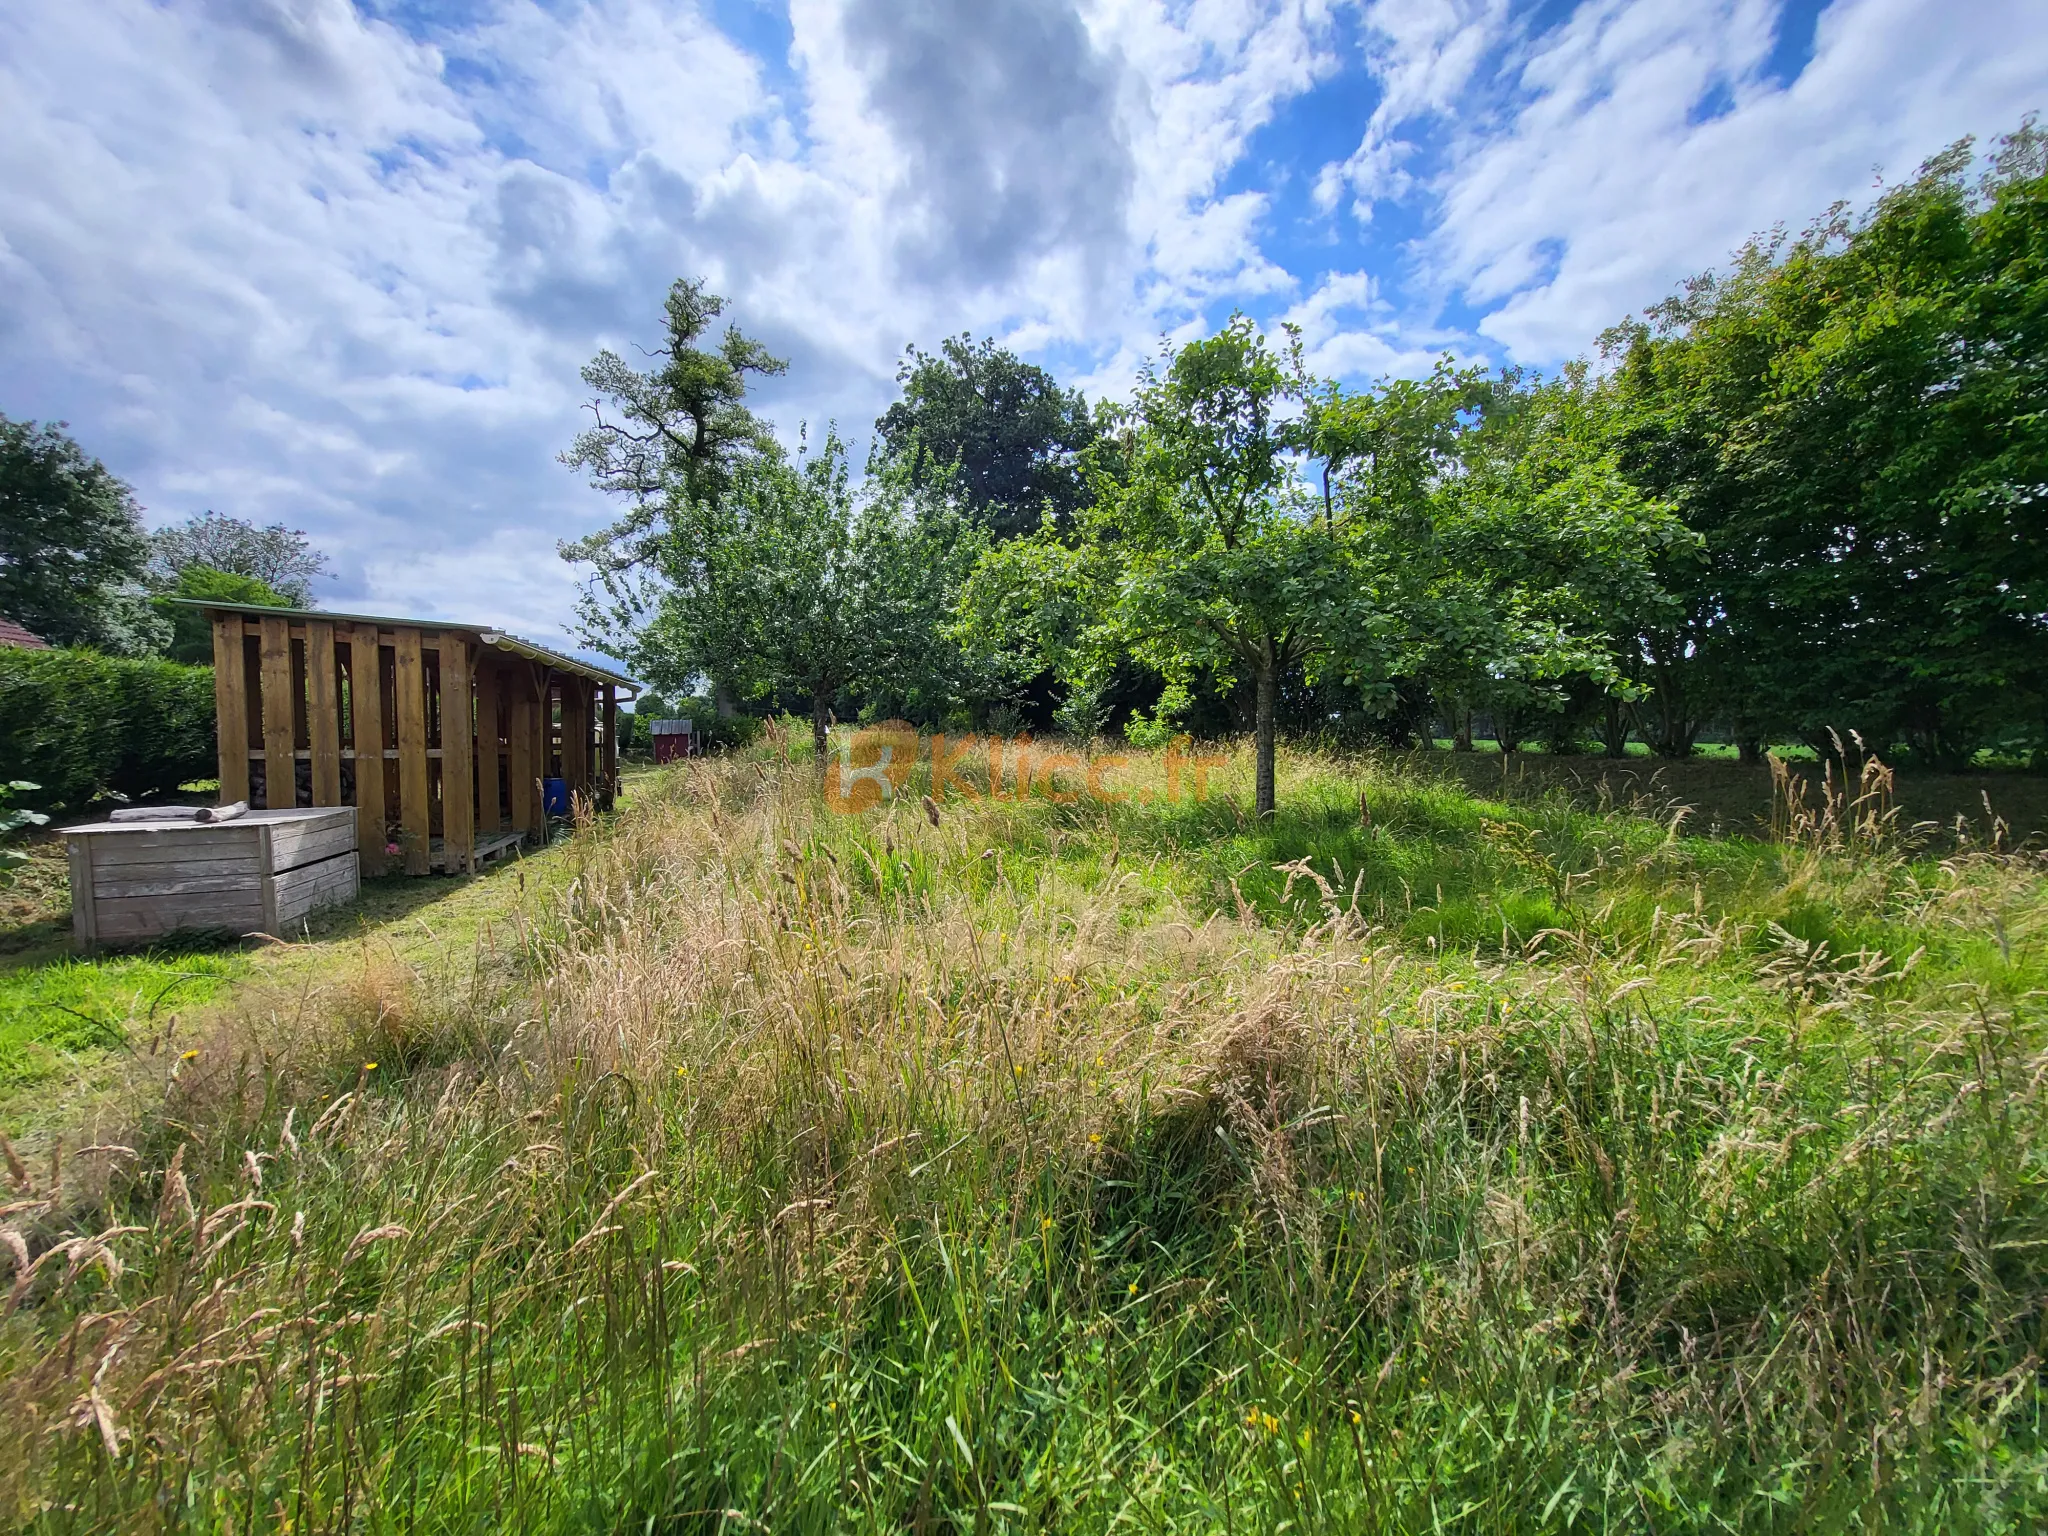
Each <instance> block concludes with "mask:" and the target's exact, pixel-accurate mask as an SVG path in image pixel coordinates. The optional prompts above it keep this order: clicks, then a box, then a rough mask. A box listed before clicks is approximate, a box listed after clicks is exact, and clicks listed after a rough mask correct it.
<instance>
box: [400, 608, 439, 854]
mask: <svg viewBox="0 0 2048 1536" xmlns="http://www.w3.org/2000/svg"><path fill="white" fill-rule="evenodd" d="M394 634H395V638H396V643H395V644H394V645H393V647H392V651H393V654H394V655H395V656H396V658H397V681H398V686H397V694H398V698H397V714H398V823H399V826H400V827H401V828H402V829H403V831H404V834H405V835H404V838H403V842H404V844H405V872H406V873H407V874H408V875H424V874H425V873H427V839H428V837H429V836H430V835H431V823H430V820H429V818H430V816H431V810H430V807H429V803H428V799H427V796H428V794H429V792H430V791H429V788H428V784H427V682H426V672H425V670H424V664H423V662H422V660H421V657H420V632H419V631H418V630H417V629H413V628H410V627H400V628H399V629H397V630H396V631H394Z"/></svg>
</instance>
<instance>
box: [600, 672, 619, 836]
mask: <svg viewBox="0 0 2048 1536" xmlns="http://www.w3.org/2000/svg"><path fill="white" fill-rule="evenodd" d="M618 793H619V690H618V687H617V686H616V685H615V684H612V683H606V684H605V685H604V784H603V785H602V787H600V789H599V790H598V797H599V799H601V800H602V801H603V803H604V807H605V809H606V810H610V809H611V807H612V804H613V802H614V801H615V800H616V799H617V798H618Z"/></svg>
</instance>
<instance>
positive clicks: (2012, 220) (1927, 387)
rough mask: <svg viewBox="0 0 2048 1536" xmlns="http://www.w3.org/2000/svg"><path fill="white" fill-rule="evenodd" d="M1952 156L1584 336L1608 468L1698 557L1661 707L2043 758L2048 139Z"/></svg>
mask: <svg viewBox="0 0 2048 1536" xmlns="http://www.w3.org/2000/svg"><path fill="white" fill-rule="evenodd" d="M1973 159H1974V156H1973V153H1972V149H1971V146H1970V145H1969V144H1968V142H1967V141H1965V142H1964V143H1961V144H1958V145H1956V146H1954V147H1952V148H1951V149H1950V150H1948V151H1947V152H1945V153H1944V154H1942V155H1940V156H1937V157H1936V158H1935V159H1933V160H1932V161H1930V162H1928V164H1927V165H1926V166H1925V167H1923V168H1922V170H1921V173H1920V174H1919V175H1918V176H1917V177H1915V178H1914V179H1913V180H1912V181H1910V182H1907V183H1905V184H1903V185H1901V186H1898V187H1894V188H1892V189H1891V190H1890V191H1888V192H1886V193H1885V194H1884V195H1883V196H1882V197H1881V198H1879V199H1878V201H1877V203H1876V205H1875V206H1874V207H1873V208H1872V210H1871V211H1870V212H1869V214H1867V215H1866V216H1865V217H1863V218H1861V219H1852V218H1851V217H1850V216H1849V214H1848V212H1847V211H1846V210H1845V209H1843V208H1839V207H1838V208H1836V209H1834V210H1831V211H1830V213H1829V214H1828V215H1826V216H1825V217H1824V218H1822V219H1821V220H1820V221H1818V222H1817V223H1816V224H1814V225H1813V226H1812V227H1811V228H1809V229H1808V230H1807V231H1806V232H1805V234H1804V235H1802V236H1801V237H1800V238H1799V239H1797V240H1793V241H1790V242H1786V241H1783V240H1777V239H1774V240H1770V241H1758V242H1753V243H1752V244H1751V245H1750V246H1749V247H1747V248H1746V249H1745V250H1744V251H1743V252H1742V253H1741V254H1740V256H1739V257H1738V258H1737V260H1736V262H1735V263H1734V266H1733V268H1732V270H1730V271H1729V272H1728V273H1727V274H1725V275H1723V276H1718V277H1715V276H1709V277H1703V278H1699V279H1695V280H1694V281H1693V282H1692V283H1690V284H1688V285H1687V287H1686V289H1685V290H1684V292H1682V293H1681V294H1680V295H1678V296H1677V297H1675V298H1673V299H1672V300H1670V301H1668V302H1667V303H1665V304H1663V305H1661V306H1658V307H1657V308H1655V309H1654V310H1652V311H1651V313H1650V318H1649V322H1648V323H1647V324H1637V325H1630V326H1626V327H1623V328H1620V329H1618V330H1617V331H1614V332H1610V333H1609V335H1608V337H1607V338H1606V344H1607V346H1608V347H1609V349H1610V352H1611V353H1613V354H1615V355H1616V356H1618V357H1619V359H1620V360H1621V367H1620V368H1619V369H1618V370H1617V371H1616V375H1615V380H1614V386H1613V387H1614V389H1615V390H1616V391H1617V393H1618V394H1619V395H1620V396H1621V397H1622V398H1623V400H1624V402H1625V404H1626V406H1627V407H1628V410H1629V413H1630V415H1629V423H1628V426H1627V430H1626V431H1625V432H1624V433H1623V434H1622V435H1621V438H1620V443H1621V447H1622V454H1623V464H1624V466H1625V468H1626V469H1627V471H1628V472H1629V473H1630V474H1631V475H1632V476H1633V477H1635V478H1636V479H1637V480H1638V482H1639V483H1641V484H1643V485H1644V486H1645V487H1646V488H1648V489H1650V490H1652V491H1653V492H1655V493H1657V494H1660V495H1666V496H1669V497H1671V498H1672V499H1674V500H1675V501H1677V502H1678V504H1679V505H1680V507H1681V508H1682V509H1683V511H1684V514H1685V516H1686V519H1687V521H1688V523H1689V524H1690V525H1691V526H1692V527H1693V528H1694V529H1695V530H1696V531H1698V532H1699V533H1700V534H1702V535H1703V536H1704V538H1705V541H1706V559H1705V562H1704V565H1703V566H1702V567H1701V568H1700V569H1699V570H1698V571H1697V572H1696V573H1695V576H1694V583H1693V587H1692V591H1691V592H1690V593H1689V594H1688V596H1689V599H1690V600H1689V602H1688V604H1687V612H1688V614H1689V615H1690V618H1691V623H1690V625H1689V626H1688V627H1687V628H1686V629H1685V630H1684V631H1683V632H1680V633H1676V634H1672V635H1669V636H1668V637H1666V640H1665V649H1666V652H1667V654H1668V655H1669V657H1670V658H1671V665H1670V667H1669V671H1670V673H1671V677H1670V680H1669V685H1668V686H1671V687H1677V688H1689V689H1690V690H1691V691H1692V694H1693V695H1694V696H1695V697H1697V698H1698V699H1699V701H1700V702H1699V703H1698V704H1697V705H1693V706H1690V707H1691V708H1692V709H1693V710H1694V711H1695V712H1704V711H1706V710H1709V709H1718V712H1720V713H1722V714H1723V715H1724V716H1725V717H1727V718H1730V719H1732V720H1733V721H1735V722H1736V724H1737V727H1738V731H1739V733H1741V734H1743V735H1750V734H1751V733H1754V732H1760V731H1761V729H1762V728H1763V726H1764V725H1765V724H1769V725H1773V726H1775V727H1777V728H1778V729H1783V730H1788V731H1792V732H1796V733H1798V734H1801V735H1804V736H1806V737H1807V738H1808V739H1809V740H1812V741H1814V742H1815V743H1816V744H1818V745H1821V746H1823V747H1827V746H1829V745H1831V739H1830V733H1831V732H1839V733H1840V734H1841V735H1842V736H1845V737H1846V736H1848V735H1849V733H1850V732H1851V731H1852V730H1853V731H1855V732H1856V733H1858V734H1859V735H1860V736H1861V737H1862V738H1863V739H1864V740H1866V741H1867V742H1869V743H1870V744H1872V745H1887V744H1890V743H1892V742H1896V741H1899V740H1902V739H1903V740H1905V741H1907V742H1908V743H1910V744H1911V745H1912V747H1913V748H1914V750H1915V754H1916V756H1919V757H1921V758H1922V759H1923V760H1927V761H1932V762H1940V763H1949V764H1960V763H1962V762H1965V761H1967V759H1968V757H1969V756H1970V754H1971V752H1972V751H1973V750H1974V749H1975V748H1976V747H1977V746H1978V745H1980V744H1983V743H1985V742H1987V741H1989V740H1991V739H1993V738H1994V737H1995V736H1996V735H1997V734H1998V733H1999V731H2000V730H2001V729H2006V728H2010V727H2012V726H2014V725H2018V726H2020V727H2021V728H2022V730H2024V731H2025V732H2026V733H2027V734H2029V735H2031V737H2032V739H2033V740H2034V741H2035V742H2036V743H2037V744H2048V538H2044V535H2043V529H2044V527H2048V516H2044V510H2048V491H2044V489H2043V487H2044V486H2048V374H2044V372H2043V369H2042V359H2043V357H2044V356H2048V139H2044V136H2043V135H2042V134H2041V133H2040V132H2039V131H2038V130H2037V129H2035V128H2034V127H2033V125H2032V124H2031V122H2030V123H2029V124H2027V125H2025V126H2023V128H2022V129H2021V130H2020V131H2019V132H2018V133H2016V134H2014V135H2012V136H2011V137H2009V138H2008V139H2006V140H2004V141H2002V144H2001V147H2000V150H1999V152H1998V153H1997V155H1996V156H1995V157H1994V160H1993V164H1992V166H1991V169H1990V171H1989V172H1988V173H1987V174H1986V175H1985V176H1984V177H1983V178H1982V179H1980V180H1979V181H1978V182H1977V183H1976V184H1975V185H1974V186H1973V185H1972V184H1971V182H1970V180H1969V178H1968V172H1969V168H1970V166H1971V164H1972V162H1973ZM1681 658H1682V660H1681ZM1665 686H1667V684H1666V683H1665V680H1664V679H1661V678H1660V690H1661V689H1663V688H1664V687H1665ZM1717 694H1718V698H1717V697H1716V695H1717Z"/></svg>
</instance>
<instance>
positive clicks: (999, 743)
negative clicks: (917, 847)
mask: <svg viewBox="0 0 2048 1536" xmlns="http://www.w3.org/2000/svg"><path fill="white" fill-rule="evenodd" d="M1191 745H1192V743H1191V742H1190V741H1189V739H1188V738H1187V737H1185V736H1183V737H1180V738H1178V739H1176V740H1175V741H1174V743H1173V744H1172V745H1171V746H1169V747H1168V748H1167V749H1166V751H1165V753H1164V754H1163V756H1162V757H1161V759H1160V760H1159V766H1160V769H1161V772H1162V775H1163V782H1160V783H1156V784H1155V783H1150V782H1145V783H1133V782H1132V781H1131V778H1130V775H1129V773H1128V770H1129V769H1130V768H1131V766H1132V764H1133V763H1134V762H1136V761H1139V760H1138V759H1134V758H1132V757H1131V756H1129V755H1127V754H1125V753H1122V752H1102V753H1094V752H1079V751H1074V750H1072V749H1071V748H1070V747H1068V746H1067V745H1066V744H1063V743H1039V742H1035V741H1033V740H1032V739H1031V737H1030V736H1029V735H1023V736H1007V737H1005V736H947V735H945V734H943V733H940V734H935V735H933V736H931V737H925V736H922V735H920V734H919V733H918V729H917V727H916V726H914V725H912V724H910V723H909V722H908V721H906V720H885V721H883V722H882V723H881V724H879V725H869V726H863V727H861V729H859V730H857V731H853V732H851V733H850V734H848V735H847V736H845V737H843V738H841V739H840V742H839V750H837V751H836V752H834V753H833V754H832V759H831V761H830V762H829V763H828V764H827V765H826V769H825V782H824V790H825V804H826V807H827V808H828V809H830V810H833V811H837V812H839V813H841V814H842V815H853V814H855V813H857V812H860V811H870V810H873V809H875V808H876V807H877V806H880V805H884V804H886V803H888V802H889V801H892V800H894V799H895V798H896V797H897V796H898V795H900V794H902V793H903V792H904V790H905V789H906V788H907V787H908V786H909V785H910V782H911V778H912V776H913V775H914V774H915V773H916V771H917V768H918V765H919V764H920V763H923V764H927V765H928V766H929V768H930V783H929V787H928V789H927V791H926V792H927V793H928V794H930V795H931V797H932V799H933V800H935V801H940V800H946V799H949V798H958V799H967V800H982V799H989V800H1025V799H1028V798H1030V797H1032V796H1033V795H1036V796H1038V797H1040V798H1042V799H1046V800H1050V801H1054V802H1056V803H1059V804H1069V803H1072V802H1074V801H1077V800H1081V799H1084V798H1085V799H1089V800H1098V801H1102V802H1105V803H1107V804H1112V805H1114V804H1121V803H1122V802H1124V801H1127V800H1135V801H1137V802H1138V803H1139V804H1141V805H1143V804H1149V803H1151V802H1152V801H1155V800H1167V801H1177V800H1181V799H1195V800H1201V799H1204V798H1206V797H1207V795H1208V789H1209V774H1210V772H1211V771H1212V770H1213V769H1215V768H1218V767H1220V766H1222V764H1223V763H1225V762H1226V761H1228V759H1227V758H1225V757H1223V756H1222V755H1220V754H1219V755H1213V756H1210V755H1199V754H1195V753H1193V752H1191V751H1190V750H1189V749H1190V747H1191Z"/></svg>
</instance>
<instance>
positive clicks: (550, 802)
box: [540, 779, 569, 816]
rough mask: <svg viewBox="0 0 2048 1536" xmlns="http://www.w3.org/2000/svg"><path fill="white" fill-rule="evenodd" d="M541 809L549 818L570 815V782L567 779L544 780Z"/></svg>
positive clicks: (541, 783)
mask: <svg viewBox="0 0 2048 1536" xmlns="http://www.w3.org/2000/svg"><path fill="white" fill-rule="evenodd" d="M540 808H541V810H542V811H543V812H544V813H545V814H547V815H549V816H566V815H568V814H569V781H568V780H567V779H542V780H541V781H540Z"/></svg>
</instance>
